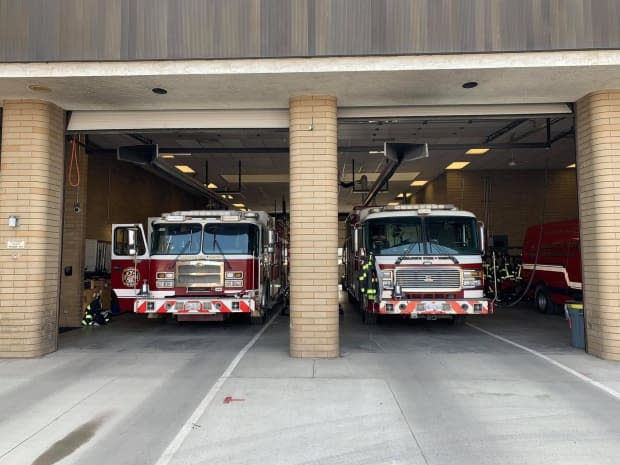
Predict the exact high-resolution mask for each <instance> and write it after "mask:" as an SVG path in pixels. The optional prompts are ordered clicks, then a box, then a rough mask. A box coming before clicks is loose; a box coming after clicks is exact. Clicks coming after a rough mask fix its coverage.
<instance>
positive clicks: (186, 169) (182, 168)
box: [174, 165, 196, 174]
mask: <svg viewBox="0 0 620 465" xmlns="http://www.w3.org/2000/svg"><path fill="white" fill-rule="evenodd" d="M174 167H175V168H176V169H178V170H179V171H180V172H181V173H185V174H194V173H196V172H195V171H194V170H193V169H192V167H191V166H187V165H174Z"/></svg>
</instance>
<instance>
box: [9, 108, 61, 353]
mask: <svg viewBox="0 0 620 465" xmlns="http://www.w3.org/2000/svg"><path fill="white" fill-rule="evenodd" d="M64 127H65V112H64V111H63V110H62V109H61V108H58V107H56V106H55V105H53V104H51V103H48V102H43V101H34V100H29V101H5V102H4V104H3V112H2V146H1V156H2V159H1V165H0V244H1V245H2V247H0V357H34V356H40V355H43V354H46V353H49V352H52V351H54V350H56V346H57V337H58V336H57V335H58V298H59V296H58V289H59V267H60V250H61V233H62V231H61V227H62V210H63V189H62V185H63V168H64V139H63V138H64ZM9 215H16V216H18V217H19V225H18V226H17V227H16V228H9V227H8V221H7V218H8V217H9ZM9 243H10V244H12V247H11V248H9ZM13 247H16V248H13Z"/></svg>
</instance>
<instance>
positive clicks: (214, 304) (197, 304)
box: [133, 297, 256, 315]
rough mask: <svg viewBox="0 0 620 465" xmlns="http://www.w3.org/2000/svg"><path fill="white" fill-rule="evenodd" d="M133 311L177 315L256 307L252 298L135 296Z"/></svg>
mask: <svg viewBox="0 0 620 465" xmlns="http://www.w3.org/2000/svg"><path fill="white" fill-rule="evenodd" d="M133 308H134V310H133V311H134V313H173V314H177V315H212V314H220V313H251V312H253V311H254V310H255V309H256V302H255V301H254V299H249V298H242V299H237V298H233V297H224V298H206V297H199V298H182V299H156V298H140V297H137V298H136V302H135V303H134V307H133Z"/></svg>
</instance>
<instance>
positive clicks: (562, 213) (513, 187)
mask: <svg viewBox="0 0 620 465" xmlns="http://www.w3.org/2000/svg"><path fill="white" fill-rule="evenodd" d="M485 192H486V195H485ZM423 199H424V202H425V203H444V202H446V203H450V204H453V205H455V206H457V207H459V208H462V209H464V210H469V211H471V212H473V213H475V214H476V216H477V217H478V219H480V220H482V221H483V222H484V223H485V225H486V227H487V230H488V232H489V234H490V235H507V236H508V241H509V246H511V247H516V248H518V247H521V244H522V242H523V237H524V236H525V231H526V229H527V228H528V227H529V226H532V225H534V224H538V223H541V222H545V223H547V222H551V221H560V220H568V219H574V218H577V217H578V216H579V215H578V209H577V180H576V173H575V170H573V169H564V170H549V171H547V172H545V171H543V170H510V171H509V170H506V171H470V172H468V171H448V172H447V173H445V174H444V175H442V176H441V177H440V178H438V179H437V180H436V181H433V182H432V183H430V184H429V187H427V188H426V189H425V194H424V196H423ZM485 199H488V201H486V200H485ZM514 253H515V254H518V253H519V251H518V250H516V251H514Z"/></svg>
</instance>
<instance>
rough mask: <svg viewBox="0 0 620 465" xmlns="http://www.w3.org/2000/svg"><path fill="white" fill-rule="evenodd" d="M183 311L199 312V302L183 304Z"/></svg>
mask: <svg viewBox="0 0 620 465" xmlns="http://www.w3.org/2000/svg"><path fill="white" fill-rule="evenodd" d="M185 310H186V311H188V312H198V311H200V302H185Z"/></svg>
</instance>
